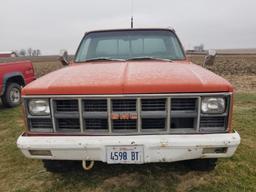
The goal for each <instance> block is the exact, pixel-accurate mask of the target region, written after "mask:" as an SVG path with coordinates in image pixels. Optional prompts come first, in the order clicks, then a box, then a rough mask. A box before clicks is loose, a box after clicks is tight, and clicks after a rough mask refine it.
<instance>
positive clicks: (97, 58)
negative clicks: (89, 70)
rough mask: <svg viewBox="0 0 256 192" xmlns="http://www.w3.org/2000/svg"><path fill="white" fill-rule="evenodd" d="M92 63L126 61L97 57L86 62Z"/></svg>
mask: <svg viewBox="0 0 256 192" xmlns="http://www.w3.org/2000/svg"><path fill="white" fill-rule="evenodd" d="M90 61H125V60H124V59H114V58H110V57H95V58H91V59H87V60H85V62H90Z"/></svg>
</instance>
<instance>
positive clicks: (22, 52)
mask: <svg viewBox="0 0 256 192" xmlns="http://www.w3.org/2000/svg"><path fill="white" fill-rule="evenodd" d="M19 55H20V56H23V57H24V56H26V55H27V52H26V50H25V49H21V50H20V51H19Z"/></svg>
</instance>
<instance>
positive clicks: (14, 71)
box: [0, 61, 36, 107]
mask: <svg viewBox="0 0 256 192" xmlns="http://www.w3.org/2000/svg"><path fill="white" fill-rule="evenodd" d="M35 79H36V77H35V73H34V68H33V65H32V63H31V61H19V62H10V63H0V97H1V99H2V103H3V104H4V106H6V107H16V106H17V105H19V104H20V103H21V88H22V87H24V86H25V85H27V84H28V83H30V82H31V81H33V80H35Z"/></svg>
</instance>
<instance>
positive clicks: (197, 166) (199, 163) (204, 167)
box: [186, 159, 218, 171]
mask: <svg viewBox="0 0 256 192" xmlns="http://www.w3.org/2000/svg"><path fill="white" fill-rule="evenodd" d="M217 160H218V159H194V160H189V161H187V162H186V165H187V166H188V167H189V168H190V169H191V170H194V171H212V170H214V169H215V167H216V165H217Z"/></svg>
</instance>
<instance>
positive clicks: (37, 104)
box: [28, 99, 50, 116]
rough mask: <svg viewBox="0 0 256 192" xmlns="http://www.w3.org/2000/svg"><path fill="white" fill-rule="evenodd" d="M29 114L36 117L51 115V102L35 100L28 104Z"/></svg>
mask: <svg viewBox="0 0 256 192" xmlns="http://www.w3.org/2000/svg"><path fill="white" fill-rule="evenodd" d="M28 108H29V113H30V114H31V115H36V116H40V115H42V116H46V115H50V107H49V100H47V99H33V100H30V101H29V103H28Z"/></svg>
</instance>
